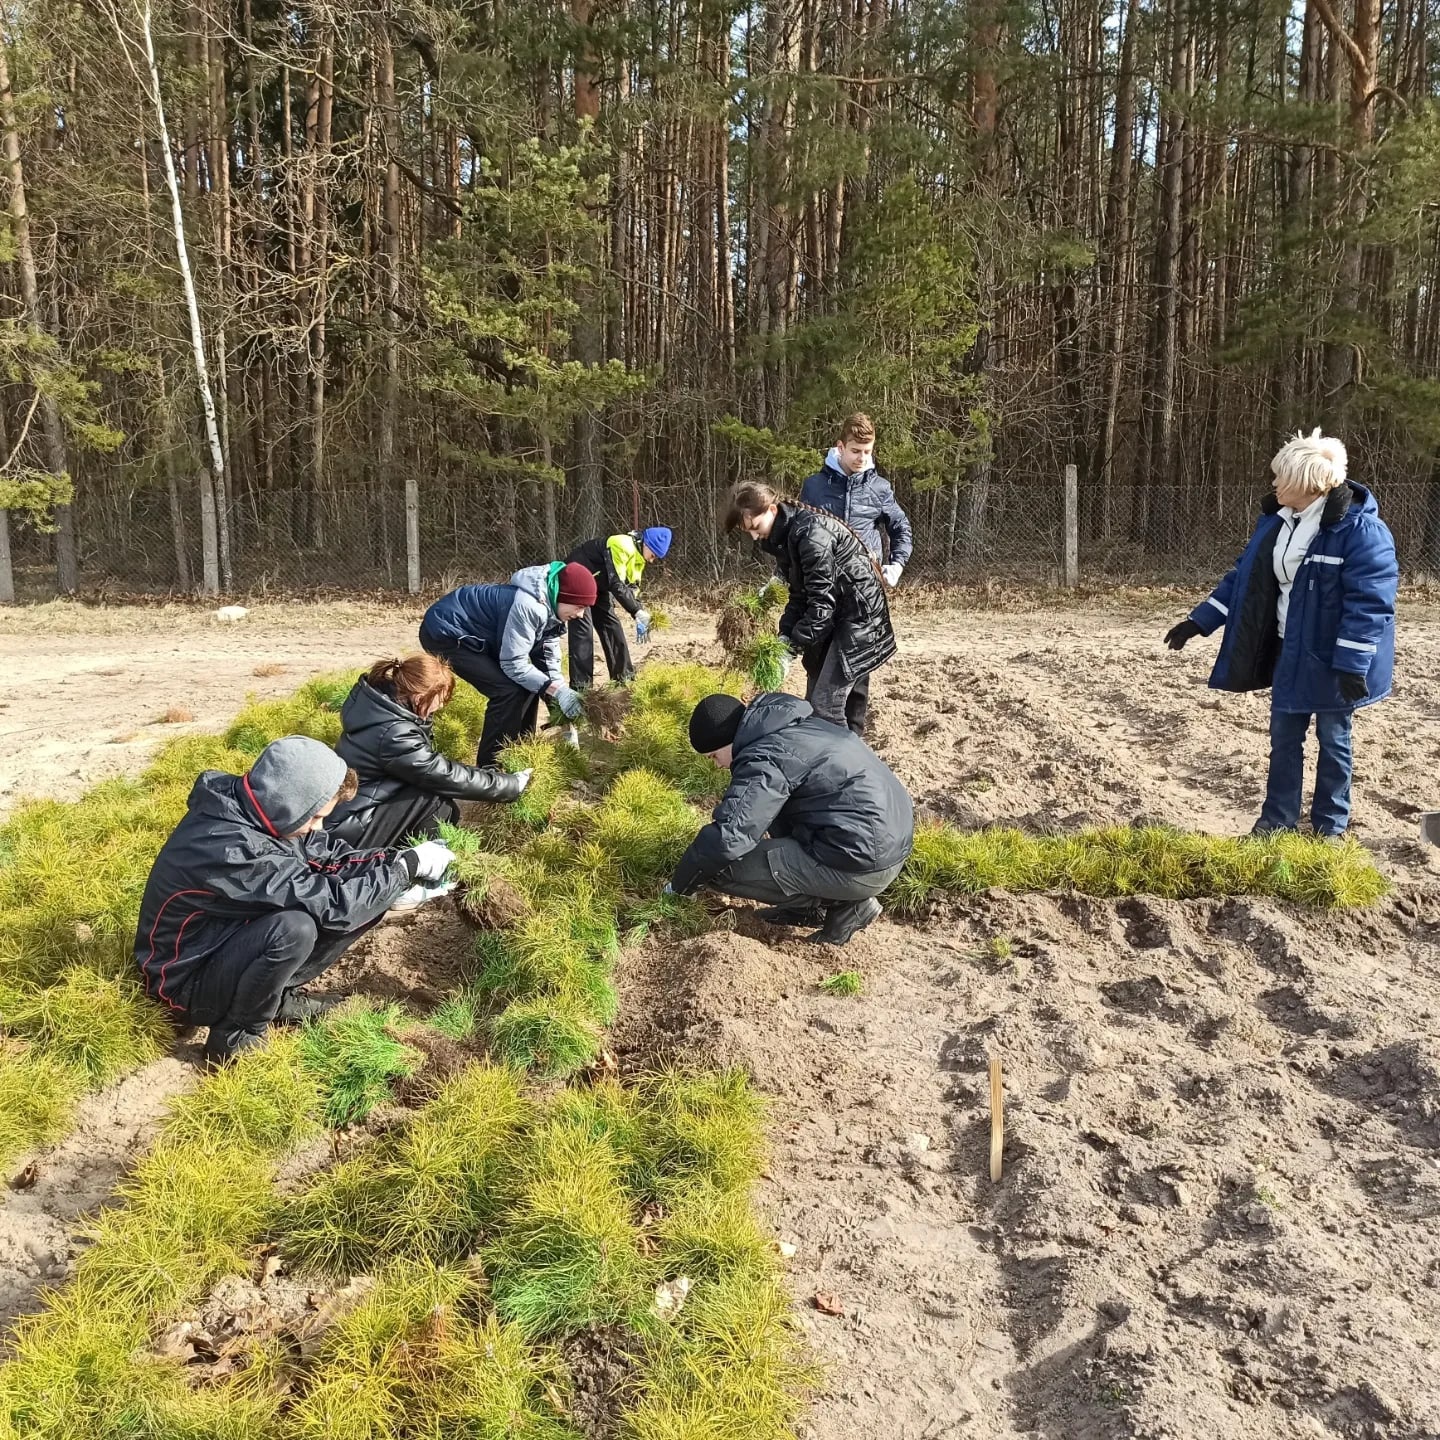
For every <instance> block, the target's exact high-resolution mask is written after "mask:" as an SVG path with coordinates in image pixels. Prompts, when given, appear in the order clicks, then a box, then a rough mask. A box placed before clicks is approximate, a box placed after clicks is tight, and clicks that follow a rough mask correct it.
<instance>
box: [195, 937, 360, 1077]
mask: <svg viewBox="0 0 1440 1440" xmlns="http://www.w3.org/2000/svg"><path fill="white" fill-rule="evenodd" d="M382 918H383V916H382V915H377V916H376V917H375V919H374V920H371V921H370V922H369V923H368V924H365V925H361V926H360V927H359V928H358V929H355V930H343V931H342V930H322V929H321V928H320V927H319V926H318V925H317V924H316V923H315V921H314V920H313V919H311V917H310V916H309V915H307V914H306V913H305V912H304V911H303V910H272V911H270V912H269V913H267V914H265V915H259V916H257V917H256V918H255V919H254V920H240V921H237V922H236V924H235V927H234V931H233V933H232V935H231V938H230V939H229V940H228V941H227V942H226V943H225V944H224V945H223V946H222V947H221V948H220V949H219V950H217V951H216V952H215V954H214V956H213V957H212V958H211V959H210V960H209V962H208V963H207V964H206V965H205V966H204V967H203V968H202V969H201V970H200V971H199V972H198V973H197V974H196V976H195V978H194V980H193V981H192V982H191V985H190V994H189V997H188V1002H187V1004H186V1007H185V1019H186V1021H187V1022H188V1023H189V1024H191V1025H208V1026H209V1027H210V1040H209V1048H210V1049H211V1050H215V1051H230V1050H233V1049H234V1048H235V1044H236V1038H237V1037H238V1036H239V1034H240V1033H241V1032H242V1031H248V1032H249V1033H250V1034H251V1035H263V1034H264V1033H265V1029H266V1027H267V1026H268V1025H269V1024H270V1022H271V1021H272V1020H273V1019H274V1018H275V1012H276V1011H277V1010H278V1009H279V1008H280V1001H281V1000H282V999H283V998H284V995H285V992H286V991H287V990H293V989H294V988H295V987H296V986H299V985H303V984H305V982H306V981H307V980H313V979H314V978H315V977H316V976H317V975H320V974H323V973H324V971H326V970H328V969H329V968H330V967H331V966H332V965H333V964H334V963H335V962H336V961H337V960H338V959H339V958H340V957H341V956H342V955H343V954H344V953H345V952H346V951H347V950H348V949H349V948H350V947H351V946H352V945H353V944H354V943H355V942H356V941H357V940H358V939H359V938H360V937H361V936H362V935H363V934H365V932H366V931H367V930H369V929H370V928H371V927H372V926H374V925H376V924H378V923H379V921H380V920H381V919H382Z"/></svg>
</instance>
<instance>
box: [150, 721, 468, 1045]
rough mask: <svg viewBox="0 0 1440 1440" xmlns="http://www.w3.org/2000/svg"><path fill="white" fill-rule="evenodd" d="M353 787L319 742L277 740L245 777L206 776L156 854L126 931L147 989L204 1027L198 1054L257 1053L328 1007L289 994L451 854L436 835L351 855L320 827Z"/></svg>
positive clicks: (440, 869)
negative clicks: (276, 1031) (273, 1035)
mask: <svg viewBox="0 0 1440 1440" xmlns="http://www.w3.org/2000/svg"><path fill="white" fill-rule="evenodd" d="M354 793H355V775H354V772H353V771H352V770H349V769H348V768H347V767H346V764H345V762H344V761H343V760H342V759H341V758H340V757H339V756H338V755H337V754H336V753H335V752H334V751H333V750H332V749H331V748H330V747H329V746H328V745H323V744H321V743H320V741H318V740H312V739H310V738H309V737H307V736H304V735H287V736H286V737H285V738H284V739H283V740H276V741H274V742H273V743H271V744H270V745H267V746H266V747H265V749H264V750H263V751H262V752H261V754H260V757H259V759H257V760H256V761H255V763H254V765H253V766H251V768H250V771H249V773H248V774H245V775H230V774H226V773H225V772H223V771H220V770H207V771H205V773H204V774H202V775H201V776H200V777H199V779H197V780H196V782H195V787H194V789H193V790H191V792H190V800H189V807H188V810H187V812H186V814H185V817H184V819H182V820H181V821H180V823H179V824H178V825H177V826H176V827H175V829H174V831H173V832H172V833H171V835H170V838H169V839H168V840H166V842H165V844H164V845H163V846H162V847H161V850H160V853H159V854H158V855H157V856H156V857H155V864H154V867H153V868H152V869H151V871H150V879H149V881H148V882H147V883H146V886H145V895H144V898H143V899H142V900H141V902H140V923H139V926H138V928H137V930H136V934H135V959H136V962H137V963H138V965H139V966H140V974H141V978H142V980H143V981H144V984H145V989H146V992H147V993H148V994H150V995H152V996H153V997H154V998H155V999H157V1000H159V1001H160V1002H161V1003H162V1004H163V1005H165V1006H167V1007H168V1008H169V1010H170V1011H171V1013H172V1015H173V1016H174V1017H175V1018H176V1020H177V1021H179V1022H180V1023H183V1024H189V1025H208V1026H209V1027H210V1035H209V1039H208V1040H207V1041H206V1044H205V1058H206V1060H207V1061H208V1062H210V1063H212V1064H219V1063H223V1062H225V1061H226V1060H229V1059H230V1058H232V1057H233V1056H234V1055H236V1054H238V1053H239V1052H240V1051H242V1050H247V1049H249V1048H250V1047H251V1046H252V1045H258V1044H259V1043H260V1041H261V1040H262V1039H263V1037H264V1035H265V1032H266V1030H267V1029H268V1028H269V1026H270V1023H271V1022H272V1021H277V1020H278V1021H282V1022H284V1021H298V1020H306V1019H310V1018H311V1017H313V1016H315V1015H319V1014H321V1013H323V1012H324V1010H326V1009H328V1008H329V1005H328V1003H327V1002H326V1001H324V1000H321V999H319V998H317V997H314V996H309V995H306V994H304V993H303V992H302V990H301V988H300V987H301V986H303V985H304V984H305V982H306V981H307V980H313V979H314V978H315V977H316V976H317V975H319V974H321V973H322V972H323V971H325V970H326V969H328V968H329V967H330V966H331V965H333V964H334V963H335V961H336V960H337V959H339V957H340V956H341V955H342V954H343V953H344V952H345V951H346V950H347V949H348V948H349V947H350V946H351V945H353V944H354V943H355V941H356V940H357V939H359V937H360V936H361V935H363V934H364V933H365V931H367V930H368V929H370V927H371V926H372V925H374V924H375V923H376V921H378V920H379V919H380V917H381V916H382V915H384V913H385V912H386V910H388V909H389V908H390V906H391V905H392V904H393V903H394V902H395V901H396V900H397V899H399V897H400V896H401V894H402V893H404V892H405V891H406V890H407V889H409V888H410V887H411V886H412V885H413V884H415V883H416V882H417V881H430V882H438V881H440V879H441V878H442V877H443V876H444V873H445V870H446V868H447V867H448V866H449V864H450V861H451V860H452V859H453V858H454V856H453V855H452V854H451V852H450V851H449V850H448V849H447V848H446V847H445V846H444V845H441V844H440V843H439V842H438V841H434V840H431V841H427V842H426V843H425V844H423V845H419V846H416V847H415V848H413V849H408V850H376V851H373V852H370V853H363V852H361V851H358V850H354V849H352V848H351V847H350V846H349V845H347V844H345V842H344V841H341V840H337V839H336V838H335V837H334V836H333V835H327V834H326V833H325V831H324V830H323V829H322V828H321V827H322V826H323V824H324V821H325V817H326V816H327V815H329V813H330V812H331V811H332V810H333V809H334V808H335V806H336V804H337V803H338V802H339V801H341V800H344V799H346V798H348V796H349V795H353V794H354Z"/></svg>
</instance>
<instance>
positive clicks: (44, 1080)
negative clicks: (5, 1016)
mask: <svg viewBox="0 0 1440 1440" xmlns="http://www.w3.org/2000/svg"><path fill="white" fill-rule="evenodd" d="M84 1088H85V1079H84V1077H83V1076H82V1075H80V1074H79V1073H78V1072H77V1071H75V1070H72V1069H71V1068H70V1067H69V1066H68V1065H62V1064H61V1063H60V1062H59V1061H58V1060H55V1059H53V1058H52V1057H51V1056H49V1055H47V1054H45V1053H44V1052H43V1051H37V1050H36V1049H35V1048H34V1047H33V1046H30V1045H26V1044H23V1043H22V1042H21V1041H18V1040H5V1039H0V1165H5V1164H8V1163H9V1162H10V1160H11V1159H12V1158H13V1157H14V1156H16V1155H19V1154H20V1153H22V1152H23V1151H25V1150H30V1149H34V1148H35V1147H36V1146H39V1145H45V1144H48V1143H49V1142H50V1141H52V1140H54V1139H57V1138H58V1137H59V1136H60V1135H62V1134H64V1132H65V1130H66V1128H67V1127H68V1126H69V1124H70V1117H71V1116H72V1115H73V1114H74V1112H75V1105H76V1102H77V1101H78V1100H79V1098H80V1093H81V1091H82V1090H83V1089H84Z"/></svg>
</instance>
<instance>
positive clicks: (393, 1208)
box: [282, 1065, 529, 1276]
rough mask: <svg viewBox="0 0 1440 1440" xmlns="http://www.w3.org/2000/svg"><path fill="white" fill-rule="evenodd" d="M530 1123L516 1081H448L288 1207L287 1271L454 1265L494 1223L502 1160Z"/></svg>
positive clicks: (487, 1074)
mask: <svg viewBox="0 0 1440 1440" xmlns="http://www.w3.org/2000/svg"><path fill="white" fill-rule="evenodd" d="M528 1113H529V1112H528V1107H527V1104H526V1102H525V1101H524V1099H523V1098H522V1096H521V1094H520V1079H519V1075H518V1073H517V1072H515V1071H512V1070H507V1069H504V1068H502V1067H499V1066H489V1065H475V1066H470V1067H468V1068H467V1069H465V1070H463V1071H462V1072H461V1073H460V1074H459V1075H456V1076H454V1077H452V1078H451V1079H450V1080H449V1081H447V1082H446V1083H445V1084H444V1085H443V1086H441V1088H440V1089H439V1091H438V1092H437V1093H436V1095H435V1097H434V1099H432V1100H431V1102H430V1103H429V1104H428V1105H427V1106H425V1108H424V1109H423V1110H421V1111H420V1112H418V1113H417V1114H416V1116H415V1118H414V1119H413V1120H412V1121H411V1122H410V1124H409V1125H408V1126H405V1127H403V1128H401V1129H399V1130H394V1131H389V1132H387V1133H386V1134H385V1135H383V1136H381V1137H380V1139H379V1140H377V1141H376V1142H375V1143H374V1145H372V1146H371V1147H369V1149H367V1150H365V1151H364V1152H362V1153H361V1154H360V1155H358V1156H357V1157H355V1158H354V1159H352V1160H347V1161H345V1162H343V1163H342V1164H340V1165H337V1166H335V1167H334V1168H333V1169H332V1170H329V1171H327V1172H326V1173H325V1174H324V1175H322V1176H321V1177H320V1179H319V1180H318V1181H316V1183H315V1184H313V1185H312V1186H311V1187H310V1188H309V1189H308V1190H307V1191H306V1192H305V1193H304V1194H303V1195H302V1196H300V1197H299V1198H298V1199H297V1200H295V1201H294V1202H293V1203H292V1204H291V1205H290V1206H289V1208H288V1210H287V1213H286V1215H285V1217H284V1223H283V1226H282V1229H283V1231H284V1233H285V1236H286V1239H285V1248H286V1251H287V1253H288V1254H289V1255H290V1257H291V1259H292V1261H293V1263H294V1264H295V1265H296V1266H298V1267H299V1268H301V1269H304V1270H316V1271H321V1272H324V1273H327V1274H332V1275H342V1276H343V1275H348V1274H353V1273H356V1272H359V1271H364V1270H368V1269H371V1268H373V1267H374V1266H375V1265H377V1264H382V1263H385V1262H387V1261H390V1260H395V1259H402V1258H409V1259H412V1260H415V1259H424V1260H428V1261H433V1262H435V1263H437V1264H439V1263H445V1262H448V1261H452V1260H456V1259H459V1258H460V1257H461V1256H463V1255H464V1254H465V1253H467V1251H468V1250H469V1248H470V1247H471V1245H472V1244H473V1242H474V1239H475V1236H476V1234H477V1233H478V1231H479V1230H480V1229H481V1227H482V1226H484V1225H486V1224H487V1223H488V1222H489V1221H490V1219H491V1218H492V1217H493V1215H494V1213H495V1210H496V1207H497V1204H498V1200H497V1195H498V1191H499V1179H500V1175H501V1172H502V1168H503V1165H504V1163H505V1162H504V1160H503V1150H504V1147H505V1145H506V1143H507V1142H508V1141H509V1139H510V1137H511V1136H512V1134H513V1133H514V1132H515V1131H516V1130H517V1129H518V1128H519V1127H520V1126H521V1124H522V1123H523V1122H524V1121H525V1120H526V1118H527V1116H528Z"/></svg>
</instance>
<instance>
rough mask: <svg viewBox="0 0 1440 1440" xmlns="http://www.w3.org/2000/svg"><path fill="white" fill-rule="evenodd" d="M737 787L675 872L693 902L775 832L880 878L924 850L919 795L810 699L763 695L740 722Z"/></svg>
mask: <svg viewBox="0 0 1440 1440" xmlns="http://www.w3.org/2000/svg"><path fill="white" fill-rule="evenodd" d="M731 754H732V760H731V764H730V788H729V789H728V790H726V792H725V798H724V799H723V800H721V802H720V803H719V804H718V805H717V806H716V807H715V813H714V815H712V816H711V818H710V823H709V824H708V825H706V826H705V827H704V828H703V829H702V830H701V831H700V833H699V834H698V835H697V836H696V837H695V839H694V841H693V842H692V843H691V845H690V848H689V849H688V850H687V851H686V852H685V854H684V855H683V856H682V857H681V859H680V863H679V864H678V865H677V866H676V867H675V874H674V877H673V878H672V879H671V882H670V883H671V885H672V886H674V888H675V889H676V890H677V891H678V892H679V893H680V894H682V895H688V894H690V892H691V891H693V890H695V889H696V888H697V887H699V886H701V885H703V884H704V883H705V882H706V881H707V880H709V879H711V878H713V877H714V876H716V875H718V874H719V873H720V872H721V871H722V870H724V869H725V868H726V867H727V866H730V865H733V864H734V863H735V861H737V860H738V859H739V858H740V857H741V856H742V855H745V854H748V853H749V852H750V851H751V850H753V849H754V848H755V847H756V845H758V844H759V843H760V841H761V840H762V839H763V838H764V837H765V834H766V832H767V831H768V832H769V833H770V835H771V836H772V837H773V838H775V839H781V838H784V837H787V836H788V837H789V838H790V839H792V840H794V841H796V842H797V843H798V844H799V845H800V846H801V847H802V848H803V849H804V850H805V851H806V852H807V853H809V854H810V855H812V856H813V857H814V858H815V859H816V860H818V861H820V862H821V864H823V865H830V866H833V867H834V868H835V869H836V870H845V871H847V872H849V873H851V874H855V875H870V874H874V873H875V871H877V870H887V869H889V868H890V867H891V866H892V865H899V864H900V863H901V862H902V861H903V860H904V859H905V858H906V857H907V856H908V855H909V854H910V849H911V846H912V845H913V844H914V843H915V811H914V807H913V806H912V804H911V802H910V795H909V792H908V791H907V790H906V789H905V787H904V786H903V785H902V784H901V783H900V781H899V780H898V779H896V777H895V773H894V772H893V771H892V770H891V769H890V767H889V766H888V765H887V764H886V763H885V762H884V761H883V760H882V759H881V758H880V757H879V756H878V755H877V754H876V753H875V752H874V751H873V750H872V749H871V748H870V747H869V746H868V745H867V744H866V743H865V742H864V741H863V740H862V739H861V738H860V737H859V736H858V735H854V734H852V733H851V732H850V731H849V730H841V729H838V728H837V727H836V726H834V725H832V724H830V722H829V721H828V720H821V719H819V718H818V717H817V716H816V715H815V712H814V711H813V710H812V709H811V708H810V704H809V702H808V701H806V700H800V699H797V698H796V697H795V696H794V695H778V694H777V695H762V696H760V698H759V699H758V700H756V701H754V702H753V703H752V704H751V705H750V707H749V708H748V709H747V710H746V712H745V714H744V715H743V716H742V717H741V719H740V728H739V730H738V731H736V733H735V744H734V748H733V750H732V752H731Z"/></svg>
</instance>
